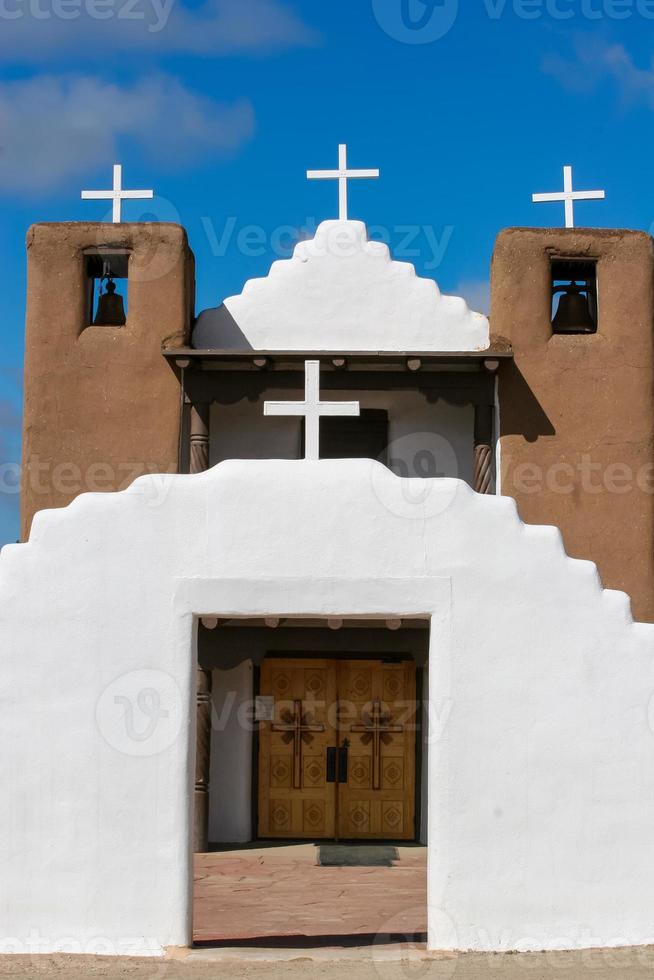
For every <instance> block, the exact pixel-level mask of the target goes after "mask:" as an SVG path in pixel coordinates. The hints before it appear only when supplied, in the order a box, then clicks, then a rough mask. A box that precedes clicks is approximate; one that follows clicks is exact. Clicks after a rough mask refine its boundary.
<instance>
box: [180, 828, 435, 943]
mask: <svg viewBox="0 0 654 980" xmlns="http://www.w3.org/2000/svg"><path fill="white" fill-rule="evenodd" d="M330 851H331V853H330V858H331V860H332V861H333V858H334V853H333V847H332V848H330ZM344 856H345V857H346V858H348V859H350V860H352V859H353V860H354V861H356V860H359V859H360V860H361V861H362V865H361V866H358V867H357V866H348V867H322V866H320V863H319V859H320V849H319V847H317V846H316V845H313V844H300V845H294V846H283V847H277V846H272V847H267V848H257V849H247V850H236V851H222V852H219V853H212V854H201V855H197V856H196V865H195V906H194V938H195V941H196V942H216V943H225V944H228V943H232V942H233V941H234V940H237V941H240V942H243V941H245V940H249V941H253V940H257V939H267V940H270V939H278V940H280V942H282V943H284V942H285V941H289V939H290V938H291V937H294V938H293V942H294V943H297V944H299V945H301V944H302V942H303V940H304V939H307V940H313V941H312V942H310V943H308V945H316V941H319V942H322V943H325V944H329V943H330V940H331V939H334V945H339V944H342V943H343V942H347V940H346V939H345V937H353V939H352V940H351V941H352V942H361V941H363V942H371V943H372V942H378V941H379V942H382V941H383V940H384V938H386V939H387V938H388V937H389V936H392V937H397V938H399V937H404V936H406V937H415V938H419V937H421V936H422V934H424V933H425V932H426V929H427V895H426V890H427V869H426V860H427V849H426V848H423V847H398V848H396V849H393V848H391V849H386V850H385V851H383V850H380V849H379V848H377V849H376V850H375V851H374V852H371V857H372V860H373V861H374V860H377V859H378V858H380V857H381V861H380V865H381V866H375V865H374V864H373V866H370V865H369V863H368V862H367V856H366V853H365V847H364V848H363V850H362V851H361V852H360V855H357V854H356V853H354V854H353V853H352V852H351V851H345V852H344ZM388 857H390V860H386V858H388ZM389 865H390V866H389ZM354 937H358V939H355V938H354ZM265 945H268V946H269V945H270V942H267V943H266V944H265Z"/></svg>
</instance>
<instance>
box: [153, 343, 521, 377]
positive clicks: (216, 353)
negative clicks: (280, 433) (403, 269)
mask: <svg viewBox="0 0 654 980" xmlns="http://www.w3.org/2000/svg"><path fill="white" fill-rule="evenodd" d="M163 355H164V357H165V358H166V360H167V361H168V362H169V363H170V364H171V366H174V367H176V368H179V369H181V368H187V367H191V366H192V367H193V368H194V369H200V370H209V371H264V370H267V371H289V370H303V368H304V362H305V361H307V360H317V361H320V363H321V366H322V367H324V368H326V369H328V370H329V369H333V370H338V371H348V370H355V371H366V372H369V371H385V372H393V371H405V370H407V371H411V372H414V373H418V372H419V371H442V370H448V369H449V370H452V369H456V370H471V371H475V370H490V371H496V370H497V369H498V367H499V366H500V364H501V363H502V362H506V361H511V360H513V351H512V350H511V348H510V347H509V346H508V345H502V346H498V347H497V348H495V347H493V346H491V347H489V348H487V349H486V350H483V351H443V352H434V351H315V350H312V351H306V350H303V351H286V350H284V351H282V350H216V349H211V350H197V349H195V348H192V347H179V348H171V349H168V350H164V351H163Z"/></svg>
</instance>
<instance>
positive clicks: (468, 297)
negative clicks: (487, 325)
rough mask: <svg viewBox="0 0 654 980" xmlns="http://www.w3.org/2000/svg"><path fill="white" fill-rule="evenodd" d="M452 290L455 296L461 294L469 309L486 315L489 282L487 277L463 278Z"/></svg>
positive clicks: (488, 307)
mask: <svg viewBox="0 0 654 980" xmlns="http://www.w3.org/2000/svg"><path fill="white" fill-rule="evenodd" d="M452 292H453V293H454V295H455V296H462V297H463V299H464V300H465V301H466V303H467V304H468V306H469V307H470V309H471V310H474V311H475V312H476V313H483V314H485V315H486V316H488V313H489V311H490V282H489V281H488V279H468V280H464V281H463V282H460V283H459V284H458V286H456V287H455V288H454V289H453V290H452Z"/></svg>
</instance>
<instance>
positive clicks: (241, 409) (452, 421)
mask: <svg viewBox="0 0 654 980" xmlns="http://www.w3.org/2000/svg"><path fill="white" fill-rule="evenodd" d="M353 398H354V399H356V400H358V401H359V402H360V404H361V408H362V409H371V408H372V409H385V410H386V411H387V412H388V417H389V426H388V436H389V450H388V459H389V462H390V463H392V468H393V471H394V472H395V473H397V475H399V476H430V475H434V476H447V477H453V478H458V479H461V480H465V481H466V483H470V484H471V483H472V481H473V471H474V424H475V413H474V408H473V406H472V405H450V404H448V403H447V402H445V401H443V400H440V401H438V402H429V401H427V399H426V398H425V396H424V395H423V394H422V393H421V392H419V391H364V392H358V391H355V392H352V391H349V392H348V391H334V392H331V391H330V393H329V399H330V401H332V400H333V401H341V400H342V401H348V400H352V399H353ZM284 399H288V391H282V390H281V389H271V390H269V391H267V392H266V394H265V396H264V398H262V399H259V400H257V401H249V400H248V399H246V398H243V399H242V400H241V401H239V402H235V403H233V404H231V405H218V404H214V405H212V408H211V463H212V465H216V464H217V463H221V462H223V461H224V460H228V459H270V458H273V459H297V458H298V457H299V455H300V446H301V425H302V423H301V420H300V419H297V418H278V417H275V416H269V417H267V418H265V419H264V417H263V402H264V401H265V400H272V401H275V400H284Z"/></svg>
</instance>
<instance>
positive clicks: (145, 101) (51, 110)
mask: <svg viewBox="0 0 654 980" xmlns="http://www.w3.org/2000/svg"><path fill="white" fill-rule="evenodd" d="M254 127H255V121H254V111H253V109H252V106H251V105H250V103H249V102H248V101H247V100H245V99H243V100H239V101H237V102H234V103H231V104H224V103H220V102H216V101H214V100H213V99H211V98H209V97H207V96H204V95H200V94H198V93H196V92H193V91H191V90H189V89H188V88H186V87H185V86H184V85H183V84H182V83H181V82H180V81H178V80H177V79H175V78H173V77H170V76H167V75H156V76H153V77H148V78H147V79H144V80H141V81H138V82H136V83H135V84H133V85H131V86H129V85H127V86H120V85H118V84H116V83H112V82H106V81H104V80H103V79H100V78H97V77H84V76H64V77H55V76H38V77H36V78H32V79H27V80H21V81H15V82H6V83H3V84H0V190H1V191H2V192H5V193H6V192H14V191H19V192H20V191H27V192H37V193H38V192H42V191H49V190H52V189H53V188H56V187H58V186H61V185H63V184H65V183H66V182H67V181H69V180H71V179H72V178H73V177H81V176H82V175H86V174H88V173H89V172H90V171H92V170H93V168H94V167H97V166H100V165H103V164H104V165H107V164H108V163H113V162H114V160H115V159H117V158H118V155H119V154H118V153H117V149H118V147H119V146H120V145H121V143H122V141H124V140H125V141H128V142H129V144H130V145H134V146H137V147H138V148H140V150H141V152H142V153H143V155H144V156H145V157H146V158H147V159H150V160H152V161H154V162H156V163H157V166H158V167H159V168H162V169H175V168H177V167H180V166H189V165H190V164H191V163H193V161H194V160H195V159H197V158H201V159H207V158H211V157H212V156H217V155H219V154H221V153H224V152H229V151H233V150H236V149H238V148H239V147H240V146H241V145H242V144H243V143H244V142H245V141H247V140H248V139H250V138H251V136H252V135H253V133H254Z"/></svg>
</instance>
